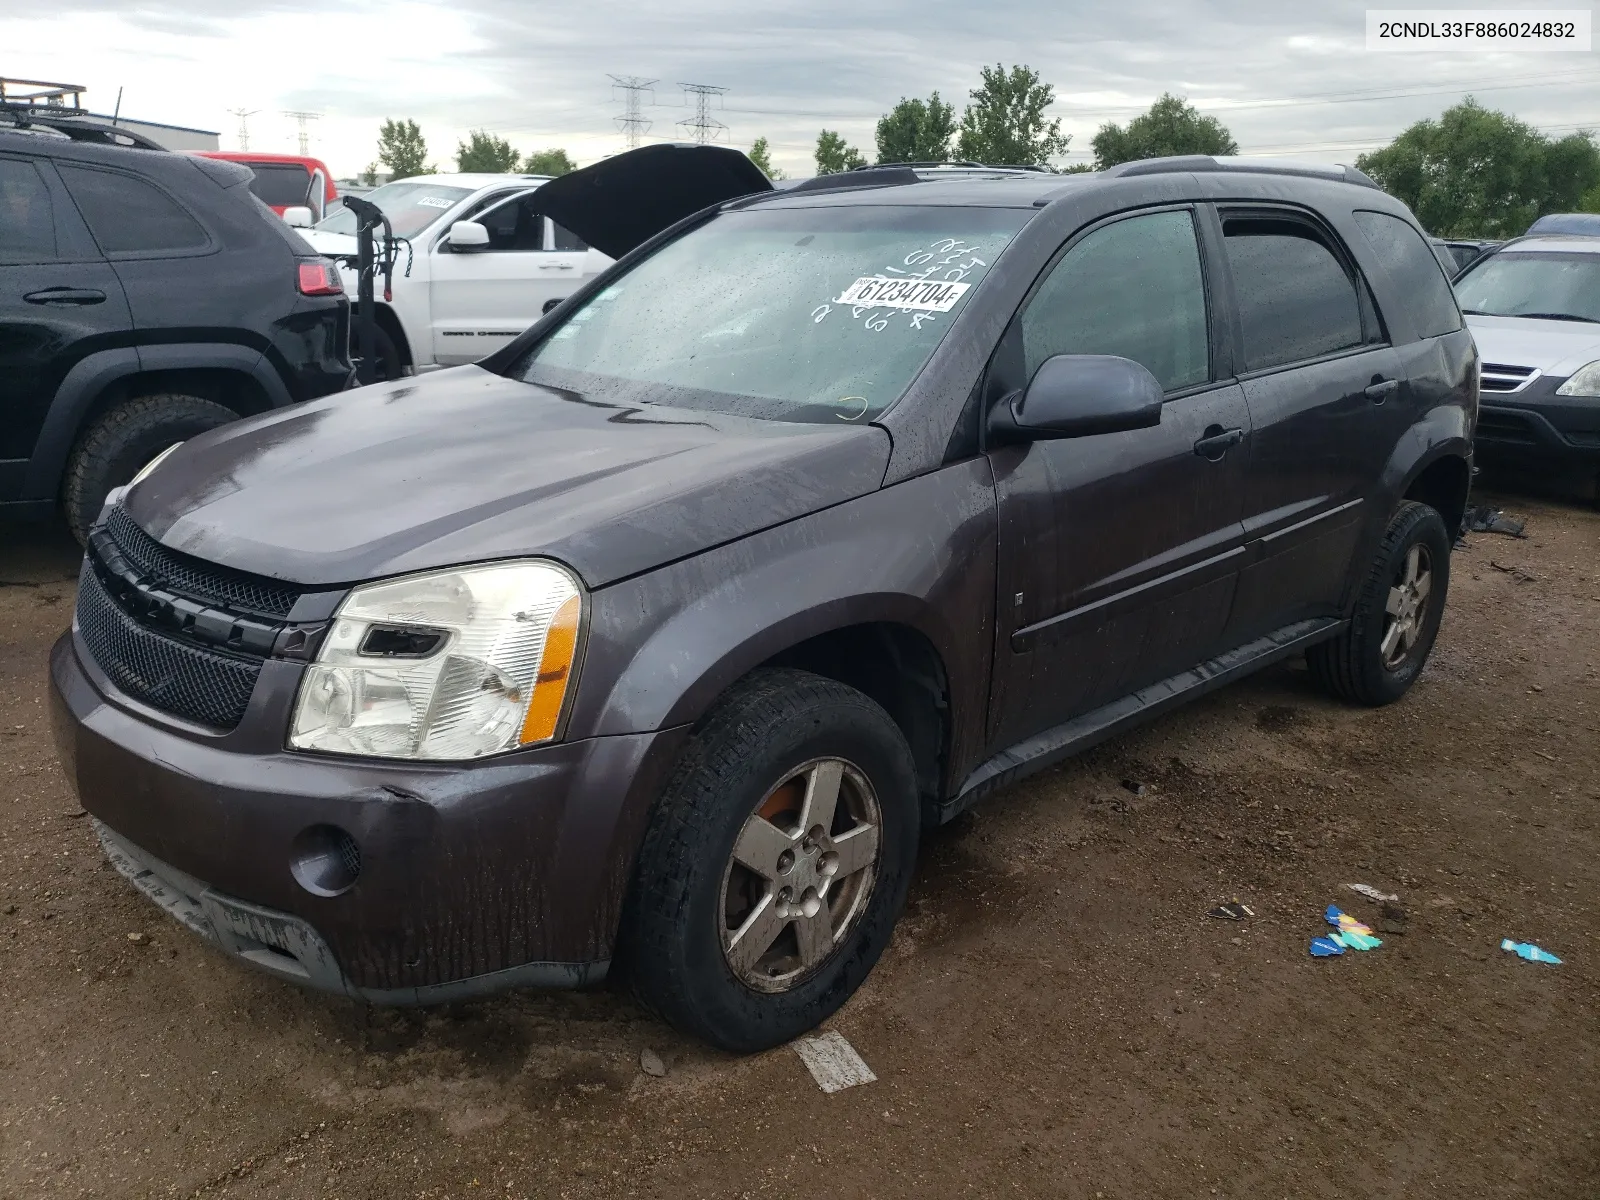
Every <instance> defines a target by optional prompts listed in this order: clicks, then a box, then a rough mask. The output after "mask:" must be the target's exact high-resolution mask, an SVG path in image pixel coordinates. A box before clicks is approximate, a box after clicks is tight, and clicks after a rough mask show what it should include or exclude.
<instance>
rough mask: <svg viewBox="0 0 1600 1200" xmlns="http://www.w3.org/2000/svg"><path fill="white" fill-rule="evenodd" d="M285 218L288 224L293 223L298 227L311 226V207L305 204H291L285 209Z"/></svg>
mask: <svg viewBox="0 0 1600 1200" xmlns="http://www.w3.org/2000/svg"><path fill="white" fill-rule="evenodd" d="M283 220H284V224H286V225H293V226H294V227H295V228H296V229H310V228H311V208H310V206H309V205H305V204H291V205H290V206H289V207H288V208H286V209H284V210H283Z"/></svg>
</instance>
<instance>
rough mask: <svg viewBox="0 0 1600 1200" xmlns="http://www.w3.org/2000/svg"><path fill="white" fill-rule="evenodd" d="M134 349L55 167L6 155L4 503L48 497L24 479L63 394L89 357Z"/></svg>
mask: <svg viewBox="0 0 1600 1200" xmlns="http://www.w3.org/2000/svg"><path fill="white" fill-rule="evenodd" d="M131 340H132V321H131V319H130V317H129V314H128V302H127V300H126V299H124V297H123V293H122V285H121V284H120V283H119V282H118V280H117V276H116V273H115V272H114V271H113V270H112V268H111V265H110V264H109V263H107V262H106V261H105V259H104V258H103V257H102V256H101V254H100V253H99V251H98V250H97V249H96V248H95V245H94V243H93V241H92V240H90V238H89V236H88V232H87V230H85V229H84V228H83V223H82V221H80V220H79V219H78V215H77V213H76V212H75V211H74V209H73V206H72V203H71V201H70V200H68V199H67V197H66V194H65V192H63V191H62V189H61V183H60V180H59V179H58V178H57V177H56V175H55V171H54V168H53V167H52V166H51V165H50V163H48V162H46V161H44V160H35V159H31V158H28V157H24V156H12V155H0V501H6V500H15V499H19V498H45V497H31V496H30V497H24V495H23V480H24V476H25V473H26V470H27V466H28V460H29V458H30V457H32V455H33V452H34V447H35V444H36V443H37V442H38V439H39V432H40V429H41V428H42V427H43V425H44V420H45V416H46V414H47V413H48V412H49V411H50V405H51V402H52V401H53V400H54V398H55V394H56V390H57V389H58V388H59V387H60V386H61V381H62V380H63V379H64V378H65V376H66V374H67V372H68V371H69V370H70V369H71V367H72V366H73V364H74V363H76V362H78V361H79V360H81V359H82V358H83V357H84V356H85V355H88V354H92V353H94V352H95V351H96V350H108V349H113V348H117V347H125V346H127V345H129V343H130V342H131ZM49 486H50V487H53V486H54V482H53V481H51V482H50V484H49Z"/></svg>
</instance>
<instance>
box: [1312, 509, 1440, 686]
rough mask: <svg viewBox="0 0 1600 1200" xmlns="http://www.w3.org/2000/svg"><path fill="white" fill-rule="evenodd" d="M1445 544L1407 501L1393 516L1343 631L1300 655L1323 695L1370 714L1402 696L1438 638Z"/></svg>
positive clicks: (1430, 519)
mask: <svg viewBox="0 0 1600 1200" xmlns="http://www.w3.org/2000/svg"><path fill="white" fill-rule="evenodd" d="M1450 540H1451V539H1450V535H1449V533H1448V532H1447V531H1446V530H1445V525H1444V518H1443V517H1441V516H1440V515H1439V513H1438V511H1437V510H1436V509H1434V508H1431V507H1430V506H1428V505H1426V504H1420V503H1418V502H1416V501H1413V500H1408V501H1405V502H1403V503H1402V504H1401V505H1400V507H1399V508H1398V509H1396V510H1395V514H1394V516H1393V518H1392V519H1391V520H1390V522H1389V528H1388V529H1387V530H1386V531H1385V532H1384V535H1383V540H1382V542H1381V543H1379V546H1378V553H1377V555H1376V556H1375V557H1374V559H1373V561H1372V566H1371V568H1370V569H1369V570H1368V572H1367V575H1366V578H1365V579H1364V580H1363V581H1362V585H1361V593H1360V595H1359V596H1358V597H1357V598H1356V606H1355V612H1354V614H1353V615H1352V617H1351V621H1350V625H1349V627H1348V628H1347V629H1346V630H1345V631H1344V632H1343V633H1341V634H1340V635H1339V636H1338V637H1336V638H1334V639H1333V640H1332V641H1327V642H1323V643H1321V644H1320V645H1317V646H1313V647H1312V648H1311V649H1310V650H1308V651H1307V652H1306V663H1307V665H1309V666H1310V668H1311V674H1312V677H1313V678H1315V679H1316V681H1317V682H1318V683H1319V684H1320V685H1321V686H1322V687H1323V688H1325V689H1326V690H1327V691H1329V692H1332V693H1333V694H1334V695H1335V696H1338V697H1339V698H1340V699H1341V700H1347V701H1350V702H1351V703H1353V704H1366V705H1371V706H1374V707H1376V706H1378V705H1382V704H1392V703H1393V702H1394V701H1396V700H1398V699H1400V697H1401V696H1404V695H1405V694H1406V692H1407V691H1408V690H1409V689H1410V687H1411V685H1412V684H1413V683H1415V682H1416V679H1417V676H1418V675H1420V674H1421V673H1422V668H1423V665H1424V664H1425V663H1426V662H1427V661H1428V653H1429V652H1430V651H1431V650H1432V649H1433V641H1434V638H1435V637H1437V636H1438V634H1439V621H1440V618H1441V617H1443V615H1444V604H1445V597H1446V595H1447V593H1448V592H1449V589H1450ZM1419 593H1420V594H1419Z"/></svg>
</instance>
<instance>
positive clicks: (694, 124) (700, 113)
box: [678, 83, 728, 145]
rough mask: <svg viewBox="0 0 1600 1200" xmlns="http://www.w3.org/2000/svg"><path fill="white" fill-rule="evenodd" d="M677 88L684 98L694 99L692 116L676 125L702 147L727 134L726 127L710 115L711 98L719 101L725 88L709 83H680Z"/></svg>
mask: <svg viewBox="0 0 1600 1200" xmlns="http://www.w3.org/2000/svg"><path fill="white" fill-rule="evenodd" d="M678 86H679V87H681V88H682V89H683V94H684V96H685V97H686V98H687V97H689V96H693V97H694V116H692V117H685V118H684V119H683V120H681V121H679V122H678V124H679V125H682V126H683V127H684V128H686V129H687V130H688V131H689V135H690V136H691V137H693V138H694V140H695V141H697V142H699V143H700V144H701V145H704V144H705V143H707V142H714V141H716V140H717V138H718V137H720V136H721V135H722V134H725V133H727V132H728V127H727V126H726V125H724V124H723V123H722V122H721V121H718V120H717V119H716V118H714V117H713V116H712V115H711V98H712V97H713V96H716V97H717V98H718V99H721V97H722V94H723V93H724V92H726V91H727V90H728V89H727V88H725V87H714V86H712V85H711V84H709V83H680V84H679V85H678Z"/></svg>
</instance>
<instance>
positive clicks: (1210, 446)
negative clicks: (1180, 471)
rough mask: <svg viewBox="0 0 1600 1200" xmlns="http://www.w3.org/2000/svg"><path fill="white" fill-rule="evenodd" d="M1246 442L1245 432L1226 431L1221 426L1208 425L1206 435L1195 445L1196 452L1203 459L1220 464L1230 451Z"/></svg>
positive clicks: (1238, 430) (1240, 430)
mask: <svg viewBox="0 0 1600 1200" xmlns="http://www.w3.org/2000/svg"><path fill="white" fill-rule="evenodd" d="M1242 441H1244V430H1242V429H1224V428H1223V427H1222V426H1221V425H1207V426H1206V435H1205V437H1203V438H1201V439H1200V440H1199V441H1198V442H1196V443H1195V444H1194V452H1195V453H1196V454H1198V455H1199V456H1200V457H1201V458H1204V459H1208V460H1209V461H1211V462H1218V461H1220V460H1221V458H1222V456H1223V455H1224V454H1226V453H1227V452H1228V451H1229V450H1232V449H1233V448H1234V447H1235V446H1237V445H1238V444H1239V443H1240V442H1242Z"/></svg>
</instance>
